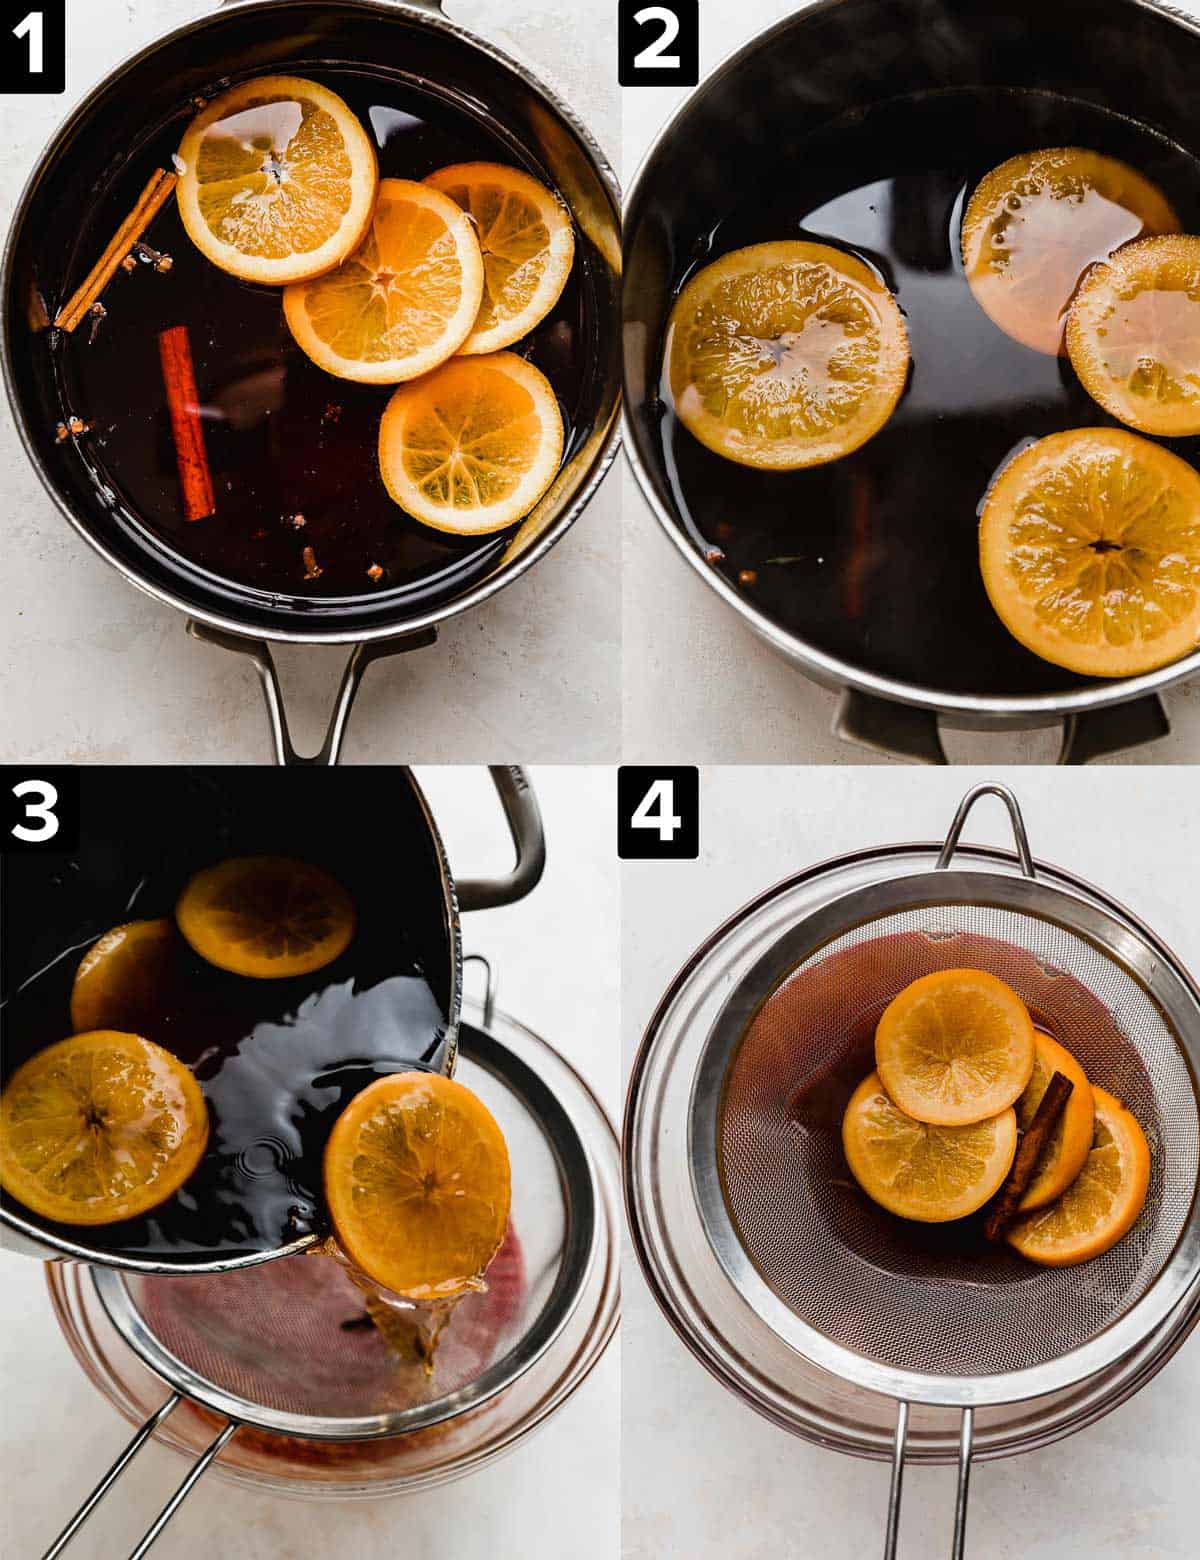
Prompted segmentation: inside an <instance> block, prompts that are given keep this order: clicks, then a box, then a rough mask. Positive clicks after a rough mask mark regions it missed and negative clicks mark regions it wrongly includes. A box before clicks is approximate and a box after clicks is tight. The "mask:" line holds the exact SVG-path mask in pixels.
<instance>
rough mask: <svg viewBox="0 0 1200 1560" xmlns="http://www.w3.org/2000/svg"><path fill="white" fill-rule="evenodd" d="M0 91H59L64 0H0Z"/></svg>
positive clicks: (63, 55)
mask: <svg viewBox="0 0 1200 1560" xmlns="http://www.w3.org/2000/svg"><path fill="white" fill-rule="evenodd" d="M0 45H2V47H0V94H13V95H16V94H18V93H30V92H38V93H42V92H45V93H50V92H61V91H62V90H63V89H64V88H65V86H66V84H67V82H66V75H67V71H66V57H67V43H66V0H0Z"/></svg>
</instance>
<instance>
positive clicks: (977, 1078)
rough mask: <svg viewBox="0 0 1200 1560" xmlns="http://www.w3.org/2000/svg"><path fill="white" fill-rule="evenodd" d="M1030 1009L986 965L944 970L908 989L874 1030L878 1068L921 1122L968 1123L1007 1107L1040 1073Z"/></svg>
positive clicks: (886, 1085)
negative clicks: (1036, 1069) (1036, 1067)
mask: <svg viewBox="0 0 1200 1560" xmlns="http://www.w3.org/2000/svg"><path fill="white" fill-rule="evenodd" d="M1033 1064H1034V1029H1033V1020H1032V1019H1031V1018H1030V1016H1029V1010H1028V1008H1027V1007H1026V1006H1025V1004H1024V1003H1023V1002H1022V1001H1021V999H1020V997H1019V996H1018V995H1017V993H1016V992H1015V991H1013V989H1012V988H1011V987H1010V986H1007V985H1006V984H1005V983H1004V982H1003V981H1002V980H998V979H997V978H996V976H994V975H989V974H988V973H987V972H986V971H984V970H970V969H953V970H937V971H935V972H934V973H933V974H931V975H924V976H922V977H921V979H920V980H915V981H913V982H912V983H911V985H908V986H906V987H905V988H904V990H903V991H902V992H900V993H899V995H898V996H896V997H894V998H893V1000H892V1001H891V1002H890V1003H889V1004H888V1006H887V1008H886V1009H885V1010H884V1013H883V1016H882V1017H881V1018H880V1020H879V1024H878V1027H877V1028H876V1031H875V1065H876V1067H877V1068H878V1070H879V1076H880V1078H881V1079H882V1081H883V1087H884V1088H885V1089H886V1090H887V1092H888V1094H889V1095H890V1096H891V1098H892V1099H893V1100H894V1101H895V1103H896V1105H897V1106H899V1108H900V1109H901V1110H902V1111H904V1112H905V1113H906V1114H907V1115H909V1116H912V1117H913V1118H914V1119H915V1120H917V1121H923V1122H927V1123H929V1124H931V1125H934V1126H967V1125H969V1124H971V1123H972V1122H976V1121H982V1120H984V1119H985V1118H987V1117H989V1116H995V1115H997V1114H998V1113H999V1112H1000V1111H1002V1110H1005V1109H1007V1108H1008V1107H1009V1106H1011V1105H1013V1104H1014V1103H1015V1102H1016V1100H1018V1099H1019V1098H1020V1096H1021V1094H1022V1092H1023V1090H1024V1089H1025V1086H1026V1085H1027V1084H1028V1082H1029V1079H1030V1077H1031V1075H1032V1073H1033Z"/></svg>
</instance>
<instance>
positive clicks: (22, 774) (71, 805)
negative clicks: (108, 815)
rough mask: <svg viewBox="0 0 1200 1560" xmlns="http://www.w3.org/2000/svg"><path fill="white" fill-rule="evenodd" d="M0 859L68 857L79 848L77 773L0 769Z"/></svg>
mask: <svg viewBox="0 0 1200 1560" xmlns="http://www.w3.org/2000/svg"><path fill="white" fill-rule="evenodd" d="M0 801H2V804H3V806H4V807H5V808H6V809H7V812H6V814H5V816H4V817H3V819H2V820H0V855H4V854H7V855H15V854H17V853H19V852H23V851H46V852H48V853H49V854H51V855H58V854H60V853H62V854H70V853H71V852H72V851H74V850H76V849H77V848H78V846H79V771H78V770H77V769H72V768H70V767H69V766H68V765H66V764H39V765H38V767H37V768H36V769H33V768H29V769H26V768H25V767H23V766H21V765H17V764H10V765H8V766H7V767H4V768H0Z"/></svg>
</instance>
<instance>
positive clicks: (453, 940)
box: [0, 764, 546, 1273]
mask: <svg viewBox="0 0 1200 1560" xmlns="http://www.w3.org/2000/svg"><path fill="white" fill-rule="evenodd" d="M490 772H491V777H492V782H493V784H494V785H495V788H496V793H497V795H498V796H499V798H500V802H501V804H502V806H503V808H504V814H505V818H506V819H507V822H508V828H509V833H510V834H511V836H512V841H513V846H514V847H515V850H516V861H515V863H514V865H513V867H512V870H511V871H510V872H508V873H507V874H505V875H504V876H502V877H497V878H465V879H460V880H459V881H458V882H456V881H455V879H454V877H453V875H452V874H451V871H450V863H449V861H448V860H447V857H446V849H445V846H444V845H443V844H442V837H441V835H440V833H439V832H438V827H437V823H436V822H435V820H434V817H433V813H432V812H431V811H430V808H429V804H428V802H427V801H426V799H425V796H424V794H423V792H422V791H421V788H420V786H419V785H418V783H417V780H416V777H415V776H414V775H413V773H412V771H411V770H410V769H407V768H402V767H399V766H397V768H396V769H395V770H394V771H393V773H394V774H395V775H396V781H397V783H396V787H395V790H394V792H393V794H392V795H391V798H390V801H389V815H388V829H389V831H390V832H391V833H392V834H393V837H397V836H399V837H404V836H410V835H411V836H417V837H419V836H422V835H423V836H425V838H426V840H427V842H428V849H427V850H421V851H418V850H416V849H414V850H412V851H411V852H410V855H409V856H408V857H407V858H406V859H408V860H409V861H410V862H411V863H412V866H411V869H410V870H409V871H408V872H407V875H406V888H405V892H406V893H407V894H408V895H409V896H410V897H411V898H412V899H413V900H414V901H416V902H418V903H419V904H420V905H421V907H422V909H423V910H424V911H425V912H426V913H425V915H423V916H422V918H421V920H422V922H423V923H427V924H429V925H430V926H435V927H436V928H437V939H436V943H435V944H431V945H430V946H428V947H426V948H425V949H424V950H423V952H424V959H425V964H426V968H427V970H428V972H429V979H430V981H431V983H432V985H433V987H434V989H435V991H436V992H437V994H438V996H439V998H440V1000H441V1002H442V1003H443V1011H444V1013H445V1031H444V1038H443V1039H442V1040H441V1042H440V1044H439V1046H438V1049H437V1053H436V1055H435V1056H434V1057H433V1058H432V1059H431V1060H432V1062H433V1063H434V1064H435V1065H437V1066H438V1067H439V1068H440V1070H441V1071H442V1072H444V1073H445V1074H446V1075H447V1076H452V1075H453V1072H454V1067H455V1061H456V1059H457V1056H458V1027H459V1020H460V1016H461V1012H462V984H463V950H462V923H461V920H460V916H461V915H462V913H463V912H464V911H471V910H491V909H494V908H496V907H498V906H500V905H510V904H514V903H515V902H516V901H517V900H519V899H524V897H525V896H526V894H528V893H530V892H532V890H533V889H534V888H536V887H537V884H538V882H539V880H540V878H541V875H542V871H543V869H544V867H545V864H546V841H545V836H544V834H543V831H542V818H541V813H540V811H539V809H538V804H537V798H536V796H535V795H534V793H533V789H532V787H531V786H530V783H529V779H528V777H527V776H526V774H525V772H524V770H522V769H520V768H519V767H517V766H516V765H506V764H495V765H493V766H492V767H491V771H490ZM149 773H150V774H151V775H153V774H154V771H149ZM176 773H180V772H179V771H177V772H176ZM212 775H213V778H212V781H211V784H213V785H215V786H218V787H224V786H225V785H226V784H227V782H226V781H223V780H222V779H221V778H220V776H221V771H219V770H218V771H213V772H212ZM154 783H155V785H156V786H157V785H160V784H161V782H160V781H155V782H154ZM125 805H126V811H127V812H128V813H131V814H132V813H135V812H136V810H137V809H138V807H139V806H141V805H143V801H142V799H139V798H138V797H136V796H134V795H132V794H130V795H128V796H127V797H126V803H125ZM229 805H231V806H236V805H237V788H236V786H234V787H233V788H232V791H231V795H230V797H229ZM172 816H174V815H173V814H172V813H171V812H170V810H169V809H166V808H163V809H162V810H161V811H160V813H159V814H158V817H159V819H160V820H161V821H160V822H158V823H157V824H156V823H150V824H148V825H147V838H146V839H143V841H142V843H143V845H144V846H146V845H147V840H148V839H152V837H153V833H154V830H155V828H161V829H163V830H164V831H165V830H168V829H169V828H171V827H172V826H171V824H170V822H169V819H170V818H171V817H172ZM124 822H125V820H124V819H121V818H115V817H114V819H113V820H112V821H111V822H110V827H112V828H113V829H114V831H115V832H114V836H113V837H114V838H117V839H119V838H121V828H122V824H123V823H124ZM147 848H148V846H147ZM25 860H26V862H27V863H30V864H31V865H30V871H31V872H32V873H33V874H35V875H36V877H34V878H31V879H30V880H29V881H28V882H26V884H25V885H24V886H25V889H26V891H27V892H26V893H25V894H23V895H22V904H21V907H20V909H21V913H22V914H23V915H25V916H27V917H29V918H30V919H31V920H32V921H33V922H35V923H38V924H39V925H41V924H44V921H43V916H42V909H41V899H40V897H36V896H40V894H41V892H42V891H43V890H46V884H49V885H50V888H49V889H48V890H46V895H47V897H46V904H47V905H49V904H54V905H56V906H57V907H58V913H59V915H60V916H62V915H66V916H68V917H69V916H70V915H71V914H73V913H74V912H73V911H72V910H71V908H70V906H69V905H64V902H63V899H62V894H63V889H62V885H61V878H62V866H63V861H62V858H61V856H60V857H57V858H56V857H53V856H48V857H47V856H38V857H36V858H33V857H27V858H25ZM418 864H420V870H418ZM68 876H69V877H71V880H72V887H74V886H75V885H76V884H78V885H79V891H81V892H84V891H87V890H88V888H89V887H90V885H89V884H88V883H87V881H86V872H80V873H77V874H73V875H72V874H68ZM56 879H57V880H59V881H58V882H56V881H55V880H56ZM13 891H14V885H13V884H12V883H11V882H10V884H9V892H10V893H12V892H13ZM56 929H57V931H58V932H59V933H61V931H62V926H61V925H60V926H59V927H57V928H56ZM34 936H35V937H36V932H35V933H34ZM11 942H12V939H10V943H11ZM37 946H38V945H37V944H36V942H35V943H33V944H32V945H31V949H30V950H27V951H26V953H25V956H24V957H22V958H20V959H18V958H16V957H14V949H13V948H12V947H10V948H9V949H8V950H7V952H8V956H9V959H10V961H11V962H12V963H13V964H14V966H15V968H14V970H13V972H12V976H11V978H12V979H13V980H14V981H16V982H19V981H20V980H22V979H23V978H25V977H26V976H27V975H28V974H29V973H30V970H31V969H38V968H39V967H40V965H39V963H38V962H37V957H36V951H37ZM489 985H490V981H489ZM486 1005H487V1006H488V1007H490V992H489V1000H488V1003H487V1004H486ZM316 1240H317V1237H316V1236H315V1235H311V1234H309V1235H304V1236H303V1237H301V1238H300V1239H299V1240H295V1241H293V1242H291V1243H290V1244H289V1245H286V1246H281V1247H278V1248H276V1249H274V1250H268V1251H255V1252H252V1253H250V1254H248V1255H239V1256H236V1257H223V1258H220V1259H215V1260H204V1259H200V1258H197V1259H195V1260H187V1261H178V1262H176V1261H172V1262H169V1263H164V1262H161V1261H157V1260H153V1259H143V1258H140V1257H133V1256H129V1255H125V1254H121V1255H114V1254H113V1253H112V1252H110V1251H107V1250H105V1248H104V1247H103V1245H102V1244H98V1245H93V1244H90V1238H89V1235H88V1232H87V1231H86V1230H79V1231H77V1232H74V1233H72V1234H71V1235H66V1234H64V1233H63V1232H62V1231H61V1230H60V1229H59V1227H58V1226H56V1225H53V1224H47V1223H45V1222H43V1221H42V1220H40V1219H37V1218H35V1217H34V1216H33V1215H31V1214H29V1213H27V1212H26V1211H25V1210H24V1209H20V1208H18V1207H16V1206H13V1205H12V1204H10V1203H8V1202H7V1200H5V1202H4V1204H3V1205H0V1244H2V1245H3V1247H4V1248H5V1249H6V1250H9V1251H15V1252H18V1253H20V1254H21V1255H23V1256H31V1257H37V1258H39V1259H41V1260H43V1261H61V1260H68V1261H73V1262H91V1263H94V1264H96V1265H97V1266H100V1267H111V1268H123V1269H126V1270H127V1271H130V1272H138V1273H225V1272H230V1271H232V1270H233V1269H235V1268H247V1267H255V1266H257V1265H258V1264H259V1263H260V1262H266V1261H270V1260H272V1259H274V1258H276V1257H284V1256H292V1255H295V1253H297V1252H300V1251H303V1250H305V1249H306V1248H307V1247H309V1246H311V1245H313V1244H314V1243H315V1242H316Z"/></svg>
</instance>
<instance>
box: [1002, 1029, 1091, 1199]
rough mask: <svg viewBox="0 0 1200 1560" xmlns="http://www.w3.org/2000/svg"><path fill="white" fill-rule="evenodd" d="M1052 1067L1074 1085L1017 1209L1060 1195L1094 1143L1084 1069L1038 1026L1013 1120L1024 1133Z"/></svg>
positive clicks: (1089, 1091) (1035, 1110)
mask: <svg viewBox="0 0 1200 1560" xmlns="http://www.w3.org/2000/svg"><path fill="white" fill-rule="evenodd" d="M1056 1072H1057V1073H1062V1075H1063V1077H1065V1078H1068V1079H1070V1081H1071V1084H1072V1089H1071V1093H1070V1095H1069V1096H1068V1098H1067V1103H1066V1106H1065V1107H1064V1109H1063V1113H1062V1115H1061V1116H1060V1117H1059V1118H1058V1121H1057V1122H1056V1123H1055V1125H1054V1128H1053V1130H1052V1131H1051V1133H1050V1137H1049V1139H1048V1140H1047V1143H1046V1146H1045V1148H1044V1149H1043V1150H1042V1157H1041V1161H1040V1163H1039V1164H1038V1165H1037V1167H1036V1168H1035V1170H1034V1173H1033V1176H1032V1178H1031V1180H1030V1182H1029V1185H1028V1186H1027V1187H1026V1188H1025V1194H1024V1196H1023V1197H1022V1198H1021V1201H1020V1202H1019V1203H1018V1204H1017V1208H1018V1211H1019V1212H1021V1213H1029V1212H1031V1211H1032V1210H1033V1209H1035V1208H1044V1207H1045V1206H1046V1204H1047V1203H1051V1202H1053V1201H1054V1199H1055V1198H1056V1197H1061V1195H1062V1194H1063V1192H1065V1191H1066V1189H1067V1188H1068V1187H1069V1186H1070V1185H1071V1183H1072V1181H1074V1179H1075V1177H1076V1176H1077V1175H1078V1174H1079V1172H1080V1171H1081V1170H1082V1169H1083V1167H1084V1164H1085V1163H1086V1162H1087V1157H1088V1154H1089V1153H1090V1152H1091V1148H1092V1137H1093V1134H1094V1132H1095V1107H1094V1105H1093V1101H1092V1086H1091V1084H1090V1083H1089V1082H1088V1079H1087V1074H1086V1073H1085V1072H1084V1070H1083V1068H1082V1067H1081V1066H1080V1065H1079V1063H1078V1062H1077V1061H1076V1059H1075V1058H1074V1056H1072V1054H1071V1053H1070V1051H1068V1050H1067V1048H1066V1046H1065V1045H1060V1044H1059V1043H1058V1041H1057V1040H1055V1039H1054V1038H1053V1037H1052V1036H1050V1035H1048V1034H1046V1033H1044V1032H1043V1031H1042V1030H1040V1029H1039V1030H1038V1031H1037V1032H1036V1034H1035V1035H1034V1062H1033V1073H1032V1076H1031V1077H1030V1079H1029V1082H1028V1084H1026V1086H1025V1092H1024V1093H1023V1094H1022V1095H1021V1097H1020V1099H1019V1100H1018V1101H1017V1103H1016V1107H1015V1109H1016V1112H1017V1125H1018V1126H1019V1127H1020V1129H1021V1131H1022V1132H1027V1131H1028V1130H1029V1127H1030V1124H1031V1123H1032V1121H1033V1118H1034V1116H1035V1114H1036V1113H1037V1108H1038V1106H1039V1105H1040V1104H1041V1100H1042V1095H1043V1094H1045V1092H1046V1089H1047V1088H1048V1087H1049V1084H1050V1080H1051V1078H1053V1076H1054V1074H1055V1073H1056Z"/></svg>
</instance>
